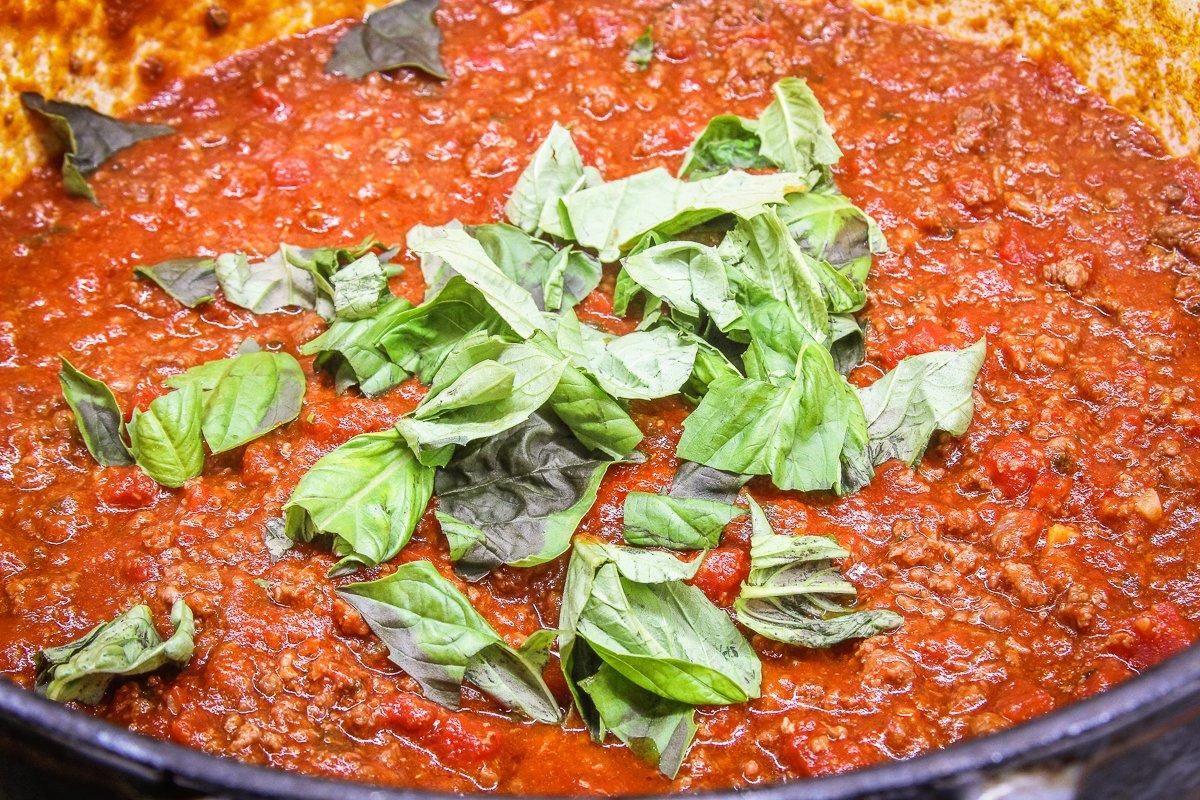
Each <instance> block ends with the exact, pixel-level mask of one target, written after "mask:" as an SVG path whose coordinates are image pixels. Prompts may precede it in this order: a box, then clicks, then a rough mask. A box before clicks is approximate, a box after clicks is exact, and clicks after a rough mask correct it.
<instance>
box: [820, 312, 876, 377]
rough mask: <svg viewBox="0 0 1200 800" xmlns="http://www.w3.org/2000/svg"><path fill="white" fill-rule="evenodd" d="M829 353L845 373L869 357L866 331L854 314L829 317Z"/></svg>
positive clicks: (835, 363)
mask: <svg viewBox="0 0 1200 800" xmlns="http://www.w3.org/2000/svg"><path fill="white" fill-rule="evenodd" d="M829 355H831V356H833V365H834V366H835V367H837V371H838V372H840V373H842V374H843V375H849V374H850V373H851V372H853V371H854V368H855V367H857V366H858V365H859V364H861V363H863V359H865V358H866V357H867V338H866V332H865V331H864V330H863V326H862V324H861V323H860V322H859V321H858V320H857V319H855V318H854V315H853V314H834V315H833V316H831V317H830V318H829Z"/></svg>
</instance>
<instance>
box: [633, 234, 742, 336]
mask: <svg viewBox="0 0 1200 800" xmlns="http://www.w3.org/2000/svg"><path fill="white" fill-rule="evenodd" d="M622 274H624V275H626V276H628V279H629V280H631V281H633V282H634V283H636V284H637V285H639V286H640V287H642V288H643V289H645V290H646V291H648V292H650V293H651V294H652V295H653V296H655V297H657V298H659V299H661V300H663V301H665V302H666V303H667V304H668V305H670V306H671V308H672V309H673V310H674V311H675V312H677V313H678V314H682V315H683V316H684V317H687V318H690V319H693V320H699V319H700V317H701V315H702V314H704V315H707V316H708V317H709V318H710V319H711V320H712V321H713V324H715V325H716V326H717V327H718V328H719V329H720V330H722V331H725V332H729V331H730V330H732V329H734V328H735V327H736V326H738V325H739V323H740V322H741V317H742V312H741V310H740V309H739V308H738V304H737V301H736V299H735V298H734V292H733V287H732V286H731V285H730V282H729V276H728V274H727V273H726V269H725V264H724V263H723V262H722V260H721V256H720V254H719V253H718V252H717V250H716V249H715V248H712V247H708V246H706V245H702V244H698V243H696V242H687V241H684V242H667V243H665V244H660V245H657V246H654V247H650V248H647V249H645V250H642V251H640V252H638V253H635V254H633V255H631V256H629V257H628V258H626V259H625V262H624V271H623V273H622Z"/></svg>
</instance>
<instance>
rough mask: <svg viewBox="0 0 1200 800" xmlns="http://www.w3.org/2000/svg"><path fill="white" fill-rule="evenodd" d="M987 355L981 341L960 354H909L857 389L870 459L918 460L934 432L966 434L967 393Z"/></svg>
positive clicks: (971, 410) (970, 398) (970, 402)
mask: <svg viewBox="0 0 1200 800" xmlns="http://www.w3.org/2000/svg"><path fill="white" fill-rule="evenodd" d="M986 355H987V342H986V341H985V340H983V339H980V340H979V341H978V342H976V343H975V344H973V345H971V346H970V347H966V348H964V349H962V350H943V351H935V352H932V353H924V354H922V355H919V356H909V357H908V358H906V359H904V360H903V361H901V362H900V363H899V364H898V365H897V366H896V368H895V369H893V370H892V371H891V372H889V373H887V374H886V375H884V376H883V377H882V378H880V379H879V380H877V381H876V382H875V383H873V384H871V385H870V386H868V387H867V388H865V389H859V390H858V396H859V398H860V399H861V400H862V405H863V409H864V411H865V412H866V419H867V434H868V436H869V437H870V444H869V450H870V455H871V461H872V462H873V463H874V464H876V465H878V464H882V463H883V462H885V461H887V460H889V459H892V458H898V459H900V460H901V461H903V462H905V463H906V464H909V465H915V464H916V463H917V462H918V461H920V460H921V456H922V454H924V452H925V448H926V447H928V445H929V439H930V437H931V436H933V434H934V432H936V431H946V432H947V433H949V434H951V435H952V436H961V435H962V434H964V433H966V430H967V426H968V425H970V424H971V416H972V414H973V413H974V410H975V403H974V398H973V396H972V390H973V389H974V386H975V377H976V376H977V375H978V374H979V369H980V367H982V366H983V359H984V357H985V356H986Z"/></svg>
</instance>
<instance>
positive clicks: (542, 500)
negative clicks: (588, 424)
mask: <svg viewBox="0 0 1200 800" xmlns="http://www.w3.org/2000/svg"><path fill="white" fill-rule="evenodd" d="M611 463H612V461H611V459H608V458H598V457H596V456H594V455H592V454H591V453H590V452H589V451H588V449H587V448H585V447H584V446H583V445H582V444H580V443H579V442H578V441H577V440H576V439H575V437H574V436H573V435H572V434H571V431H570V429H568V428H567V427H566V426H565V425H564V424H563V423H561V422H560V421H558V420H557V419H555V418H554V417H553V415H551V414H546V413H542V412H538V413H535V414H533V415H532V416H530V417H529V419H527V420H526V421H525V422H523V423H521V424H520V425H517V426H516V427H514V428H511V429H509V430H507V431H505V432H503V433H501V434H499V435H497V436H493V437H491V438H487V439H480V440H479V441H476V442H473V443H472V444H470V445H468V446H466V447H464V448H463V449H462V450H460V451H459V452H458V453H456V454H455V456H454V458H452V459H451V460H450V462H449V463H448V464H447V465H446V466H445V468H443V469H440V470H438V473H437V478H436V481H435V484H434V485H435V488H436V492H437V497H438V511H437V517H438V520H439V521H440V522H441V523H442V531H443V533H445V534H446V538H447V540H448V541H449V542H450V557H451V558H452V559H454V561H455V562H456V566H455V569H456V571H457V572H458V573H459V574H460V575H462V576H463V577H464V578H466V579H468V580H478V579H479V578H481V577H483V575H485V574H486V573H488V572H490V571H491V570H492V569H494V568H495V567H498V566H500V565H501V564H510V565H512V566H517V567H530V566H533V565H535V564H542V563H545V562H546V561H550V560H552V559H555V558H557V557H558V556H560V555H562V554H563V553H564V552H566V550H567V548H568V547H570V545H571V536H572V535H573V534H574V533H575V528H576V527H577V526H578V525H579V522H580V520H581V519H582V518H583V515H584V514H586V513H587V511H588V509H589V508H591V507H592V505H593V504H594V503H595V502H596V493H597V491H598V490H599V488H600V481H601V479H602V478H603V477H604V473H605V471H606V470H607V469H608V466H609V464H611Z"/></svg>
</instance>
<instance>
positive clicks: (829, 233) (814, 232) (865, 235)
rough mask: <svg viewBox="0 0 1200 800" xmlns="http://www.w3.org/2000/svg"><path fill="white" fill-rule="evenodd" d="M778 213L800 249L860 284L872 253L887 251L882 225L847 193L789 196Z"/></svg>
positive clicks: (869, 263)
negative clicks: (849, 197) (848, 196)
mask: <svg viewBox="0 0 1200 800" xmlns="http://www.w3.org/2000/svg"><path fill="white" fill-rule="evenodd" d="M779 216H780V219H782V220H783V223H784V225H786V226H787V229H788V232H789V233H791V235H792V237H793V238H794V239H795V240H796V243H797V244H798V245H799V246H800V249H801V250H803V251H804V252H805V253H807V254H808V255H810V256H812V257H813V258H815V259H818V260H820V261H824V262H827V263H828V264H830V265H832V266H833V267H835V268H836V269H838V270H839V271H841V272H843V273H844V274H845V275H846V276H847V277H848V278H850V279H851V280H852V281H855V282H857V283H862V282H863V281H865V280H866V279H867V273H868V271H869V270H870V268H871V256H872V255H877V254H879V253H885V252H887V241H886V240H885V239H884V238H883V231H881V230H880V229H879V225H877V224H876V223H875V220H873V219H871V218H870V217H869V216H867V214H866V212H864V211H863V210H862V209H860V208H858V206H856V205H854V204H853V203H851V202H850V200H849V199H848V198H847V197H845V196H844V195H841V194H826V193H819V192H805V193H797V194H793V195H789V196H788V201H787V205H784V206H780V208H779Z"/></svg>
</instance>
